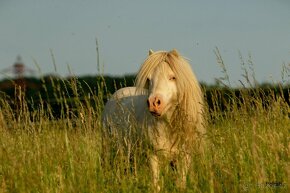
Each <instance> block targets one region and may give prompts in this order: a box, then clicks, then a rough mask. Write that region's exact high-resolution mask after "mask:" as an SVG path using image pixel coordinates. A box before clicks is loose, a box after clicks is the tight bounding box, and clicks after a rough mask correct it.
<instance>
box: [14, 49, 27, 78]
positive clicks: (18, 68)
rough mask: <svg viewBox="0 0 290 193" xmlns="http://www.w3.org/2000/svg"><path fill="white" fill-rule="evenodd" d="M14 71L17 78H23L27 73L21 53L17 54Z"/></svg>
mask: <svg viewBox="0 0 290 193" xmlns="http://www.w3.org/2000/svg"><path fill="white" fill-rule="evenodd" d="M13 73H14V74H15V76H16V78H23V77H24V73H25V66H24V64H23V62H22V58H21V56H20V55H18V56H17V58H16V62H15V63H14V65H13Z"/></svg>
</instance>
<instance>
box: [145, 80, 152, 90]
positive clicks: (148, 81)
mask: <svg viewBox="0 0 290 193" xmlns="http://www.w3.org/2000/svg"><path fill="white" fill-rule="evenodd" d="M150 81H151V80H150V78H147V80H146V84H145V88H147V89H148V88H149V86H150Z"/></svg>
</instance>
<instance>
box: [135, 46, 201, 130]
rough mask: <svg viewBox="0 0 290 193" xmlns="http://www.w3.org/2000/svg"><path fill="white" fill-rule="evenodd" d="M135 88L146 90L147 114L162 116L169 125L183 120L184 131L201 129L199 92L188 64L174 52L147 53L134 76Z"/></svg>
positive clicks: (197, 84)
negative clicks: (195, 128) (185, 128)
mask: <svg viewBox="0 0 290 193" xmlns="http://www.w3.org/2000/svg"><path fill="white" fill-rule="evenodd" d="M136 87H137V89H138V88H146V89H148V100H147V104H148V109H149V111H150V112H151V114H153V115H155V116H157V117H164V116H166V117H167V118H169V119H170V120H171V121H170V122H172V121H173V122H176V121H177V120H180V119H182V118H186V121H185V120H183V121H182V122H183V125H184V126H185V127H186V126H189V125H191V126H195V127H199V126H201V124H202V120H203V118H202V109H203V96H202V92H201V89H200V86H199V83H198V81H197V79H196V78H195V75H194V73H193V72H192V70H191V67H190V65H189V63H188V62H187V60H186V59H184V58H183V57H182V56H181V55H179V53H178V52H177V51H176V50H172V51H169V52H166V51H158V52H153V51H151V50H150V51H149V56H148V57H147V58H146V60H145V62H144V63H143V65H142V66H141V68H140V70H139V72H138V74H137V79H136ZM184 121H185V122H184ZM182 127H183V126H182Z"/></svg>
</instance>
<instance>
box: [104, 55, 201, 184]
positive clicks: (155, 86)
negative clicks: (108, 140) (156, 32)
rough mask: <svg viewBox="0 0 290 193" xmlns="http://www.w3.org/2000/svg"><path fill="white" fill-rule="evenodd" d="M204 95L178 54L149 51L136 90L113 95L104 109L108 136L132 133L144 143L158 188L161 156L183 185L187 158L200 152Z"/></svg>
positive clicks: (117, 92) (120, 91)
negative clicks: (195, 149)
mask: <svg viewBox="0 0 290 193" xmlns="http://www.w3.org/2000/svg"><path fill="white" fill-rule="evenodd" d="M202 113H203V96H202V93H201V89H200V87H199V84H198V82H197V80H196V78H195V76H194V74H193V72H192V70H191V68H190V66H189V64H188V63H187V61H186V60H185V59H183V58H182V57H181V56H180V55H179V54H178V53H177V51H175V50H173V51H171V52H155V53H153V52H150V55H149V57H148V58H147V59H146V60H145V62H144V64H143V65H142V67H141V69H140V71H139V73H138V75H137V79H136V87H127V88H123V89H120V90H118V91H116V92H115V93H114V95H113V96H112V98H111V99H110V100H109V101H108V102H107V104H106V105H105V109H104V115H103V123H104V126H105V127H109V128H110V129H111V131H112V132H113V133H116V134H118V135H119V136H120V139H121V140H123V139H124V137H130V134H128V132H130V131H131V130H132V129H133V128H134V129H135V130H136V131H137V133H139V134H140V135H139V136H142V137H144V139H146V140H148V141H149V143H150V144H151V146H152V147H153V151H152V153H151V155H150V164H151V168H152V171H153V179H154V184H155V185H156V186H157V187H158V188H159V186H158V179H159V165H160V159H159V158H160V156H163V157H165V158H167V159H169V160H171V161H172V162H174V163H175V162H176V161H178V160H179V162H178V163H176V164H175V165H176V166H175V167H176V169H177V172H178V173H179V174H180V176H181V178H180V180H179V185H181V186H183V187H184V186H185V181H186V174H187V169H188V166H189V163H190V153H191V152H192V149H193V147H196V146H198V147H202V146H203V144H202V137H201V136H202V135H203V134H204V133H205V130H204V126H203V116H202Z"/></svg>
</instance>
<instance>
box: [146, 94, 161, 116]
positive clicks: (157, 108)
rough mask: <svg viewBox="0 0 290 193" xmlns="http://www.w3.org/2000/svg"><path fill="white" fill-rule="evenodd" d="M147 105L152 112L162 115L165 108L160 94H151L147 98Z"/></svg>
mask: <svg viewBox="0 0 290 193" xmlns="http://www.w3.org/2000/svg"><path fill="white" fill-rule="evenodd" d="M147 106H148V109H149V111H150V113H151V114H153V115H155V116H160V115H161V113H162V109H163V99H162V97H161V96H160V95H155V96H150V97H149V98H148V100H147Z"/></svg>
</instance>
